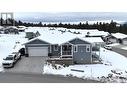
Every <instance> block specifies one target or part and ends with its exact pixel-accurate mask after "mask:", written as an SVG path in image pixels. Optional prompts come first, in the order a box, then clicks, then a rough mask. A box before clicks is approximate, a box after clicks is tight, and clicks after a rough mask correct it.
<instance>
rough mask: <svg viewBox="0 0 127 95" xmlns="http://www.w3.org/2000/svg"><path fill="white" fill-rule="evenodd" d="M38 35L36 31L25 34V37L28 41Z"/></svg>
mask: <svg viewBox="0 0 127 95" xmlns="http://www.w3.org/2000/svg"><path fill="white" fill-rule="evenodd" d="M40 35H41V34H40V33H39V32H38V31H37V32H36V33H34V32H26V36H25V37H26V38H28V39H29V40H30V39H33V38H35V37H38V36H40Z"/></svg>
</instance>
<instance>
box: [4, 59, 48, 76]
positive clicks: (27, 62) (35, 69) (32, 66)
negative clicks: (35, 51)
mask: <svg viewBox="0 0 127 95" xmlns="http://www.w3.org/2000/svg"><path fill="white" fill-rule="evenodd" d="M45 60H46V57H22V59H21V60H20V61H18V62H17V63H16V64H15V66H14V68H9V69H5V72H12V73H23V74H42V72H43V67H44V63H45Z"/></svg>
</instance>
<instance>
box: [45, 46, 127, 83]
mask: <svg viewBox="0 0 127 95" xmlns="http://www.w3.org/2000/svg"><path fill="white" fill-rule="evenodd" d="M100 58H101V59H102V63H103V64H90V65H88V64H87V65H71V66H69V67H63V66H60V65H56V66H58V67H57V68H58V69H56V68H54V66H52V65H51V64H45V66H44V72H43V73H44V74H57V75H64V76H68V75H71V76H76V77H79V78H83V79H93V80H99V81H102V82H127V79H126V78H127V72H126V71H127V58H126V57H124V56H122V55H120V54H117V53H115V52H113V51H109V50H106V49H104V48H101V50H100ZM72 69H74V70H81V71H83V72H78V71H72ZM111 75H112V77H111V78H109V77H110V76H111Z"/></svg>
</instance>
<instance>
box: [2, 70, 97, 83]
mask: <svg viewBox="0 0 127 95" xmlns="http://www.w3.org/2000/svg"><path fill="white" fill-rule="evenodd" d="M0 83H98V82H97V81H93V80H83V79H79V78H72V77H63V76H55V75H40V74H23V73H7V72H2V73H0Z"/></svg>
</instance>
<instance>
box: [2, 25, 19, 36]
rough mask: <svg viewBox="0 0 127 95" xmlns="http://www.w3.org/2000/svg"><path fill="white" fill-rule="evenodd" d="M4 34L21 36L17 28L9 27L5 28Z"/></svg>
mask: <svg viewBox="0 0 127 95" xmlns="http://www.w3.org/2000/svg"><path fill="white" fill-rule="evenodd" d="M4 33H5V34H19V30H18V28H17V27H15V26H9V27H6V28H4Z"/></svg>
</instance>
